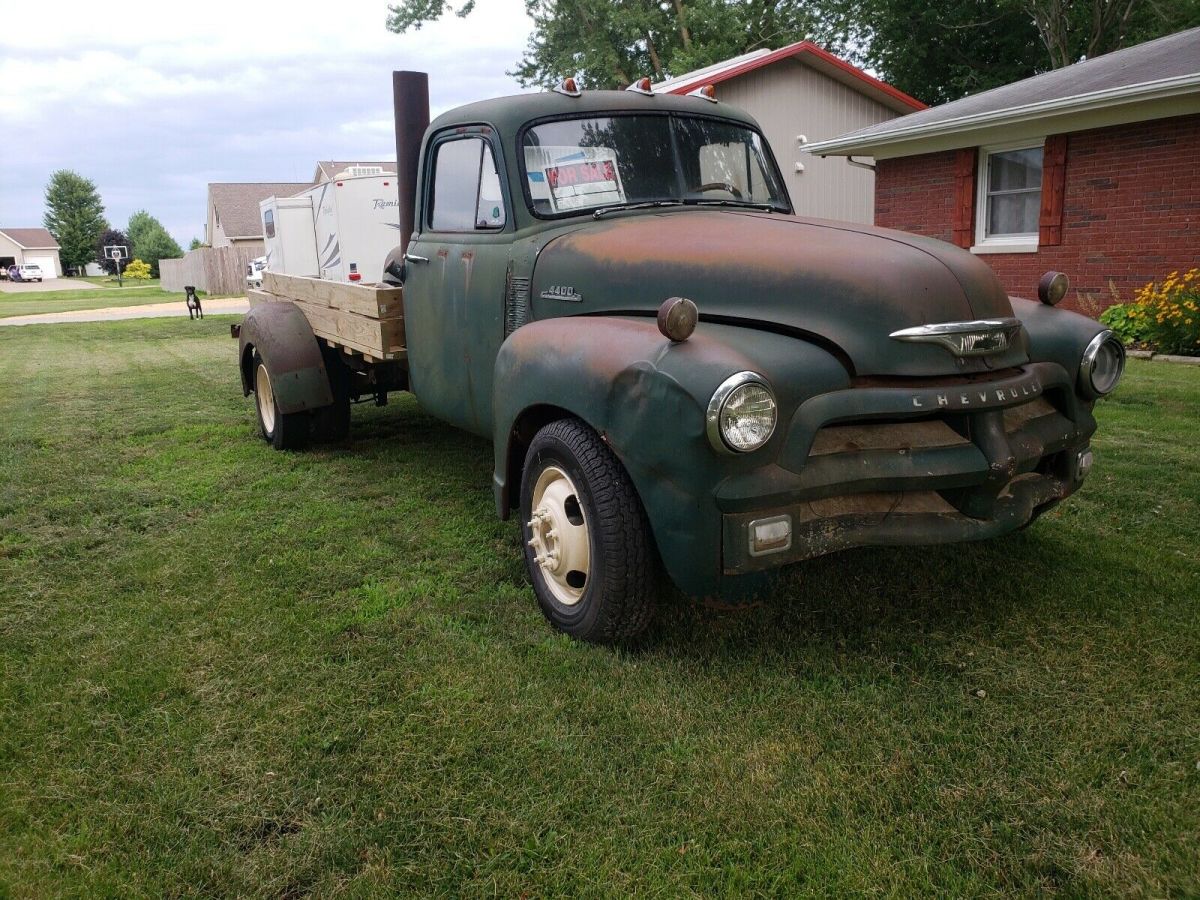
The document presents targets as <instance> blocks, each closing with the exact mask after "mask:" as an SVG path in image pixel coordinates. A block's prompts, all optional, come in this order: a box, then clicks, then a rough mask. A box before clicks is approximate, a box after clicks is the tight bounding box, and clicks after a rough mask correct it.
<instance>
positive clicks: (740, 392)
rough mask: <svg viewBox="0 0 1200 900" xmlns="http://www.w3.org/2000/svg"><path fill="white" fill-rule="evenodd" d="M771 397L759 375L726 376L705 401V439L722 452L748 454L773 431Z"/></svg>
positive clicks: (766, 439) (773, 416)
mask: <svg viewBox="0 0 1200 900" xmlns="http://www.w3.org/2000/svg"><path fill="white" fill-rule="evenodd" d="M776 413H777V410H776V408H775V396H774V394H772V393H771V389H770V388H769V387H767V383H766V382H765V381H764V380H763V377H762V376H761V375H756V374H755V373H754V372H738V373H737V374H736V375H731V376H730V377H728V378H726V379H725V380H724V381H723V382H722V383H721V386H720V387H719V388H717V390H716V393H714V394H713V396H712V400H710V401H709V402H708V439H709V441H710V442H711V443H712V445H713V447H715V448H716V449H717V450H719V451H721V452H722V453H748V452H749V451H751V450H757V449H758V448H759V447H761V446H762V445H763V444H765V443H766V442H767V441H769V440H770V439H771V435H772V433H774V431H775V418H776Z"/></svg>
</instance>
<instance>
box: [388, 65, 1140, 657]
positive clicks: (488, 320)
mask: <svg viewBox="0 0 1200 900" xmlns="http://www.w3.org/2000/svg"><path fill="white" fill-rule="evenodd" d="M418 160H419V162H418V170H417V177H416V179H415V184H414V185H413V190H412V197H411V202H412V215H413V218H412V225H413V230H412V234H411V236H410V238H409V240H408V241H407V243H406V245H404V246H402V247H398V248H397V249H396V250H394V251H393V252H392V254H391V255H390V256H389V258H388V260H387V261H386V263H385V265H384V270H385V272H387V273H388V277H389V278H390V279H391V280H393V281H395V282H398V283H402V285H403V299H404V328H405V333H406V347H407V359H406V377H407V386H408V387H410V389H411V390H412V391H413V392H414V393H415V394H416V396H417V398H418V400H419V401H420V403H421V404H422V406H423V407H424V408H425V409H427V410H428V411H429V412H431V413H432V414H434V415H435V416H438V417H439V418H441V419H443V420H445V421H447V422H449V423H452V424H454V425H456V426H458V427H460V428H463V429H465V430H467V431H470V432H473V433H476V434H479V435H484V436H487V437H489V438H490V439H491V440H492V441H493V445H494V453H495V460H494V461H495V466H494V473H493V489H494V494H495V500H496V507H497V512H498V513H499V515H500V516H502V517H504V518H508V517H509V516H511V515H514V514H515V515H516V516H517V517H518V519H519V527H520V528H521V535H522V545H523V548H524V553H525V559H526V563H527V567H528V571H529V575H530V579H531V581H532V584H533V588H534V592H535V594H536V596H537V598H538V602H539V604H540V606H541V608H542V610H543V612H544V613H545V614H546V616H547V617H548V618H549V620H550V621H551V622H552V623H553V624H554V625H555V626H556V627H558V628H560V629H561V630H564V631H566V632H568V633H570V634H573V635H575V636H578V637H580V638H583V639H587V640H595V641H615V640H621V639H624V638H628V637H630V636H631V635H633V634H636V633H637V632H638V631H640V630H641V629H642V628H643V627H644V626H645V624H646V622H647V621H648V618H649V616H650V611H651V609H652V607H653V601H654V598H655V596H656V594H657V592H658V586H657V582H656V573H657V572H660V571H662V572H665V573H666V575H667V576H669V577H670V579H671V580H672V581H673V582H674V583H675V585H677V586H678V587H679V588H680V589H682V590H683V591H684V592H685V593H688V594H691V595H695V596H701V597H714V598H721V599H724V600H732V601H737V600H742V599H746V598H750V597H753V596H756V595H757V594H759V593H761V592H762V591H763V590H764V589H766V588H767V587H768V586H769V585H770V583H771V581H772V579H773V577H774V576H775V575H776V574H777V573H778V572H779V571H780V570H781V569H782V568H783V567H784V566H786V565H789V564H794V563H799V562H802V561H803V560H806V559H810V558H812V557H815V556H818V555H821V554H825V553H830V552H834V551H838V550H843V549H847V548H850V547H855V546H864V545H892V546H912V545H928V544H939V543H947V542H956V541H968V540H977V539H982V538H987V537H993V536H997V535H1001V534H1004V533H1006V532H1010V531H1013V530H1015V529H1017V528H1021V527H1023V526H1025V525H1027V524H1028V523H1030V522H1031V521H1032V520H1033V519H1035V518H1036V517H1037V516H1038V515H1040V514H1041V513H1042V512H1044V511H1045V510H1046V509H1049V508H1050V507H1051V506H1053V505H1054V504H1056V503H1058V502H1060V501H1061V500H1063V499H1064V498H1066V497H1067V496H1068V495H1070V494H1071V493H1072V492H1074V491H1075V490H1076V489H1077V488H1078V487H1079V486H1080V485H1081V484H1082V482H1083V480H1084V479H1085V477H1086V476H1087V474H1088V472H1089V470H1090V468H1091V465H1092V453H1091V450H1090V438H1091V435H1092V434H1093V432H1094V431H1095V428H1096V422H1095V419H1094V417H1093V415H1092V410H1093V406H1094V404H1095V402H1096V401H1097V400H1098V399H1099V398H1100V397H1102V396H1104V395H1105V394H1107V393H1109V392H1111V391H1112V390H1113V388H1114V387H1115V386H1116V383H1117V381H1118V380H1119V378H1120V376H1121V372H1122V369H1123V365H1124V351H1123V349H1122V347H1121V344H1120V342H1119V341H1117V340H1116V339H1115V338H1114V337H1113V335H1112V334H1111V333H1110V332H1108V331H1106V330H1105V329H1104V328H1103V327H1102V326H1100V325H1099V324H1097V323H1096V322H1094V321H1093V320H1091V319H1088V318H1086V317H1084V316H1080V315H1076V314H1074V313H1070V312H1066V311H1063V310H1061V309H1057V308H1055V304H1057V303H1058V302H1059V301H1060V300H1061V299H1062V297H1063V296H1064V295H1065V293H1066V289H1067V286H1066V279H1065V276H1062V275H1060V274H1058V273H1047V276H1046V277H1045V278H1043V280H1042V283H1041V284H1040V285H1031V286H1030V287H1031V293H1033V292H1035V291H1036V293H1037V296H1038V297H1039V299H1038V300H1024V299H1019V298H1014V297H1009V296H1008V295H1007V294H1006V292H1005V291H1004V290H1003V289H1002V287H1001V285H1000V283H999V281H998V280H997V279H996V277H995V276H994V275H993V273H992V272H991V270H990V269H989V268H988V267H987V265H986V264H984V263H983V262H982V261H980V260H979V259H977V258H975V257H973V256H972V255H971V254H970V253H967V252H965V251H963V250H960V249H958V248H956V247H953V246H951V245H948V244H945V243H942V242H938V241H935V240H931V239H927V238H922V237H917V236H914V235H910V234H905V233H902V232H896V231H888V230H885V229H879V228H872V227H869V226H861V225H854V224H850V223H844V222H834V221H825V220H814V219H805V218H801V217H798V216H796V215H794V214H793V210H792V207H791V204H790V201H789V199H788V195H787V192H786V190H785V189H784V187H783V184H784V182H783V179H782V177H781V175H780V172H779V168H778V166H777V165H776V162H775V159H774V157H773V155H772V153H771V150H770V147H769V146H768V145H767V142H766V140H765V139H764V138H763V136H762V133H761V131H760V129H759V128H758V126H757V124H756V123H755V121H754V120H753V118H752V117H750V116H749V115H747V114H746V113H745V112H743V111H742V110H739V109H737V108H734V107H730V106H728V105H727V104H723V103H720V102H718V101H717V100H716V99H715V98H714V96H713V95H712V93H711V89H710V90H709V91H708V92H705V91H703V90H702V91H700V92H697V95H695V96H688V97H675V96H668V95H654V94H652V93H650V92H649V91H648V89H646V86H645V85H644V84H643V85H635V86H634V88H633V89H632V90H628V91H597V92H587V91H579V90H577V89H576V88H575V86H574V85H573V84H565V85H564V86H563V87H562V88H561V89H559V90H556V91H553V92H547V93H545V94H541V95H525V96H519V97H509V98H501V99H497V100H491V101H486V102H482V103H475V104H471V105H468V106H464V107H461V108H459V109H456V110H453V111H451V112H449V113H446V114H445V115H443V116H441V117H439V118H438V119H436V120H435V121H434V122H433V123H432V124H430V125H429V127H428V129H427V130H426V131H425V133H424V137H423V140H422V142H421V145H420V149H419V157H418Z"/></svg>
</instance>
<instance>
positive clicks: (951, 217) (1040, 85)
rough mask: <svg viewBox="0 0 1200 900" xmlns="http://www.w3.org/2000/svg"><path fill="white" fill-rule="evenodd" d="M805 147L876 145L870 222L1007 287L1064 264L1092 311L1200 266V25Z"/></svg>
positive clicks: (856, 150) (1074, 296) (1026, 285)
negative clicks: (973, 257)
mask: <svg viewBox="0 0 1200 900" xmlns="http://www.w3.org/2000/svg"><path fill="white" fill-rule="evenodd" d="M808 149H809V151H810V152H812V153H815V154H818V155H821V156H845V157H848V158H851V159H852V160H853V161H854V162H861V161H862V159H861V158H862V157H874V159H875V224H876V225H881V226H884V227H887V228H899V229H902V230H904V231H911V232H916V233H918V234H924V235H928V236H930V237H935V238H939V239H941V240H944V241H950V242H952V243H955V244H957V245H958V246H960V247H964V248H967V249H969V250H970V251H971V252H972V253H976V254H979V255H981V257H982V258H984V259H986V260H987V262H988V263H989V264H990V265H991V266H992V268H993V269H994V270H995V271H996V274H997V275H999V276H1000V280H1001V281H1002V282H1003V284H1004V286H1005V288H1006V289H1007V290H1008V291H1009V293H1012V294H1018V295H1024V296H1032V295H1033V294H1034V293H1035V292H1036V285H1037V280H1038V277H1039V276H1040V275H1041V273H1043V272H1045V271H1047V270H1049V269H1057V270H1059V271H1062V272H1066V273H1067V274H1068V275H1069V276H1070V278H1071V284H1072V291H1071V296H1070V297H1069V299H1068V301H1067V303H1068V305H1072V306H1075V307H1076V308H1078V307H1079V306H1080V305H1083V306H1084V308H1085V309H1087V310H1088V311H1091V312H1095V311H1096V310H1097V308H1098V306H1103V305H1108V304H1109V303H1110V302H1112V298H1111V294H1110V291H1111V290H1112V289H1115V290H1116V291H1117V292H1118V293H1119V294H1120V296H1121V298H1122V299H1124V300H1129V299H1131V298H1132V294H1133V292H1134V291H1135V290H1136V289H1137V288H1139V287H1141V286H1142V285H1144V284H1145V283H1146V282H1148V281H1151V280H1154V279H1158V278H1161V277H1163V276H1164V275H1166V274H1168V273H1170V272H1172V271H1175V270H1181V271H1182V270H1185V269H1190V268H1194V267H1197V266H1200V28H1194V29H1191V30H1189V31H1183V32H1180V33H1179V34H1174V35H1170V36H1169V37H1165V38H1160V39H1158V40H1155V41H1150V42H1148V43H1145V44H1140V45H1138V46H1136V47H1130V48H1128V49H1126V50H1118V51H1116V52H1113V53H1109V54H1107V55H1105V56H1099V57H1096V58H1095V59H1090V60H1086V61H1085V62H1081V63H1076V64H1075V65H1073V66H1068V67H1067V68H1064V69H1057V70H1055V71H1053V72H1046V73H1045V74H1042V75H1037V76H1035V77H1033V78H1028V79H1026V80H1024V81H1019V82H1016V83H1015V84H1010V85H1005V86H1004V87H1000V88H995V89H994V90H990V91H986V92H984V93H981V94H976V95H974V96H971V97H965V98H963V99H962V100H956V101H954V102H953V103H946V104H943V105H942V106H936V107H931V108H929V109H926V110H922V111H920V112H916V113H912V114H911V115H907V116H903V117H901V118H899V119H893V120H891V121H888V122H884V123H882V124H879V125H875V126H873V127H870V128H864V129H862V130H861V131H856V132H853V133H851V134H847V135H843V136H841V137H838V138H835V139H833V140H828V141H822V142H821V143H819V144H813V145H811V146H810V147H809V148H808ZM855 157H857V158H858V159H854V158H855ZM1081 295H1082V296H1081ZM1088 298H1091V302H1089V300H1088ZM1094 301H1099V304H1097V303H1095V302H1094Z"/></svg>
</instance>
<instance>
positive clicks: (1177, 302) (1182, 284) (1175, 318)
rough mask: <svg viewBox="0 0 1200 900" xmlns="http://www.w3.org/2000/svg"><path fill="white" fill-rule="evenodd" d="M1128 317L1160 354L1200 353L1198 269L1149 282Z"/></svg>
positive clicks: (1144, 338) (1199, 288) (1199, 281)
mask: <svg viewBox="0 0 1200 900" xmlns="http://www.w3.org/2000/svg"><path fill="white" fill-rule="evenodd" d="M1129 316H1130V318H1131V319H1133V320H1134V321H1135V322H1136V323H1137V326H1138V327H1139V328H1140V329H1141V334H1142V337H1141V339H1142V340H1144V341H1146V342H1147V343H1148V344H1151V345H1152V346H1153V347H1154V348H1155V349H1156V350H1158V351H1159V352H1160V353H1187V354H1193V355H1196V354H1200V269H1192V270H1191V271H1190V272H1185V273H1184V274H1183V275H1182V276H1181V275H1180V274H1179V273H1178V272H1172V273H1171V274H1170V275H1168V276H1167V277H1166V278H1165V279H1164V280H1163V281H1162V282H1154V281H1152V282H1150V283H1149V284H1147V285H1146V286H1145V287H1144V288H1142V289H1141V290H1140V291H1138V293H1137V297H1136V302H1135V303H1134V304H1133V305H1132V307H1131V308H1130V311H1129ZM1115 330H1116V329H1114V331H1115Z"/></svg>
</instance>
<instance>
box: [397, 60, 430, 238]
mask: <svg viewBox="0 0 1200 900" xmlns="http://www.w3.org/2000/svg"><path fill="white" fill-rule="evenodd" d="M392 101H393V104H394V107H395V114H396V188H397V190H398V191H399V193H400V252H401V254H403V253H404V251H405V250H407V249H408V242H409V239H410V238H411V237H412V233H413V228H414V227H416V221H415V219H414V211H415V209H416V204H417V164H418V163H419V162H420V159H421V138H423V137H424V136H425V129H426V128H428V127H429V75H428V74H426V73H425V72H393V73H392Z"/></svg>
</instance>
